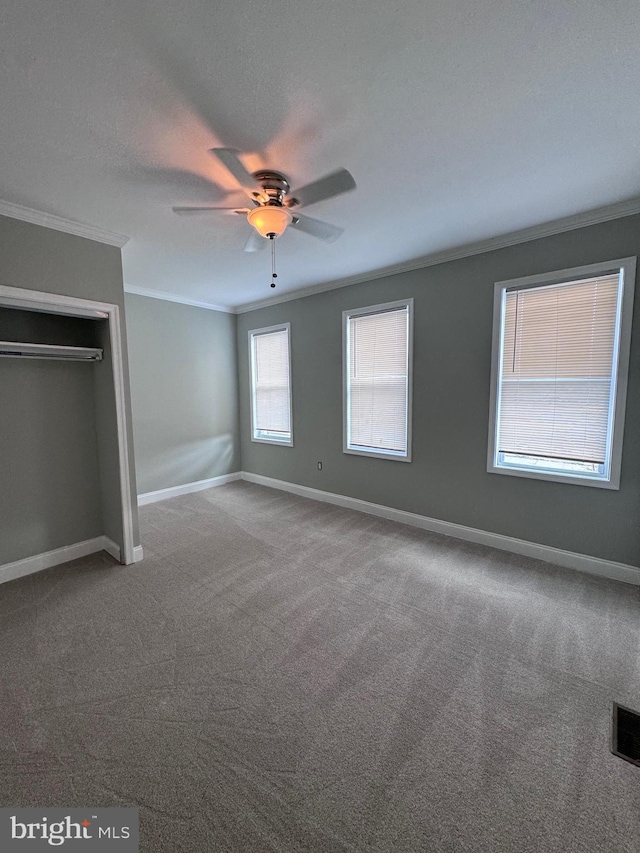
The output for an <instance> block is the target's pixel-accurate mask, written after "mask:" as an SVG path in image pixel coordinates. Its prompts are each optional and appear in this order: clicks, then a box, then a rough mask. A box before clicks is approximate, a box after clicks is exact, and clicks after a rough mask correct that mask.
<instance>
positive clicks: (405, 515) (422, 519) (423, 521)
mask: <svg viewBox="0 0 640 853" xmlns="http://www.w3.org/2000/svg"><path fill="white" fill-rule="evenodd" d="M242 479H243V480H247V482H249V483H257V484H258V485H261V486H268V487H269V488H271V489H282V490H283V491H285V492H291V493H292V494H294V495H299V496H300V497H303V498H311V499H312V500H314V501H324V502H325V503H330V504H336V506H342V507H345V508H347V509H355V510H358V511H359V512H365V513H368V514H369V515H377V516H379V517H380V518H387V519H389V520H390V521H398V522H400V523H401V524H409V525H411V526H412V527H420V528H422V529H423V530H429V531H431V532H432V533H442V534H443V535H445V536H453V537H454V538H456V539H463V540H465V541H466V542H475V543H476V544H478V545H489V546H490V547H492V548H498V549H499V550H501V551H510V552H512V553H513V554H522V555H523V556H525V557H533V558H534V559H536V560H543V561H544V562H546V563H554V564H555V565H556V566H563V567H564V568H567V569H577V570H578V571H581V572H588V573H589V574H592V575H600V576H601V577H605V578H611V579H612V580H617V581H623V582H624V583H631V584H636V585H638V586H640V569H639V568H636V567H635V566H629V565H627V564H626V563H616V562H613V561H612V560H602V559H600V558H598V557H590V556H589V555H588V554H576V553H575V552H573V551H563V550H562V549H561V548H552V547H550V546H549V545H539V544H537V543H535V542H527V541H526V540H524V539H514V538H513V537H511V536H503V535H501V534H500V533H490V532H488V531H486V530H478V529H476V528H475V527H465V526H464V525H463V524H454V523H453V522H451V521H441V520H439V519H437V518H429V517H428V516H426V515H418V514H417V513H413V512H405V511H404V510H400V509H393V508H392V507H388V506H382V505H381V504H374V503H369V502H368V501H362V500H359V499H358V498H350V497H347V496H346V495H337V494H334V493H333V492H324V491H321V490H320V489H312V488H310V487H309V486H300V485H298V484H297V483H287V482H286V481H284V480H274V479H273V478H272V477H263V476H262V475H261V474H251V473H250V472H248V471H243V472H242Z"/></svg>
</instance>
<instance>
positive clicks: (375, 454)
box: [343, 447, 411, 462]
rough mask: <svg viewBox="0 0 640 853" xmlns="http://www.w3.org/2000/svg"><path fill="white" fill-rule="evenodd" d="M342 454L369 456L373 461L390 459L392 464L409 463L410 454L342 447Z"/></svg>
mask: <svg viewBox="0 0 640 853" xmlns="http://www.w3.org/2000/svg"><path fill="white" fill-rule="evenodd" d="M343 453H348V454H350V455H352V456H371V457H372V458H373V459H390V460H391V461H392V462H411V454H410V453H407V454H404V453H403V454H400V453H394V452H393V451H389V450H374V449H371V450H369V449H366V448H359V447H358V448H356V447H344V448H343Z"/></svg>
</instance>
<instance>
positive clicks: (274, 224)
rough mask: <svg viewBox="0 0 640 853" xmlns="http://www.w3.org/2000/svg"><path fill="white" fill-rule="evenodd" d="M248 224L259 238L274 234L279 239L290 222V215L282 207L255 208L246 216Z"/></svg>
mask: <svg viewBox="0 0 640 853" xmlns="http://www.w3.org/2000/svg"><path fill="white" fill-rule="evenodd" d="M247 219H248V220H249V222H250V224H251V225H253V227H254V228H255V229H256V231H257V232H258V234H260V236H261V237H268V236H269V234H275V236H276V237H279V236H280V235H281V234H283V233H284V230H285V228H286V227H287V225H289V223H290V222H291V219H292V217H291V214H290V213H289V211H288V210H286V209H285V208H284V207H275V206H273V207H256V208H254V209H253V210H252V211H251V212H250V213H248V214H247Z"/></svg>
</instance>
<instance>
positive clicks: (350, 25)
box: [0, 0, 640, 306]
mask: <svg viewBox="0 0 640 853" xmlns="http://www.w3.org/2000/svg"><path fill="white" fill-rule="evenodd" d="M0 16H1V19H0V65H1V67H2V87H1V90H0V109H1V116H2V120H1V121H0V166H1V168H0V198H3V199H5V200H6V201H9V202H13V203H15V204H20V205H25V206H27V207H31V208H35V209H37V210H41V211H44V212H47V213H51V214H55V215H58V216H61V217H65V218H67V219H73V220H77V221H80V222H83V223H88V224H91V225H94V226H96V227H99V228H102V229H106V230H109V231H114V232H118V233H120V234H126V235H128V236H129V237H130V238H131V239H130V241H129V243H128V244H127V245H126V247H125V249H124V251H123V259H124V271H125V281H126V283H127V284H128V285H130V286H134V287H138V288H148V289H151V290H154V291H165V292H168V293H172V294H175V295H178V296H182V297H186V298H190V299H194V300H199V301H203V302H211V303H217V304H221V305H229V306H231V305H241V304H243V303H245V304H246V303H248V302H251V301H253V300H257V299H261V298H263V297H269V296H272V295H274V291H273V290H270V289H269V280H270V262H269V255H268V253H266V252H259V253H256V254H245V253H243V252H242V247H243V244H244V242H245V239H246V237H247V236H248V233H249V228H250V226H249V225H248V224H247V223H246V222H245V221H244V220H243V219H242V218H241V217H239V216H236V215H233V214H222V213H220V214H211V215H209V216H206V217H202V218H195V217H193V218H191V217H190V218H179V217H177V216H175V215H174V214H173V213H172V212H171V206H172V205H174V204H176V205H186V204H196V205H203V204H209V203H214V204H215V203H225V204H229V203H230V204H240V205H244V201H243V196H242V195H241V194H238V193H237V192H235V189H236V185H235V184H234V181H233V179H232V178H231V177H230V175H229V174H228V173H226V172H225V170H224V168H223V167H222V166H221V165H220V164H219V163H217V162H216V161H215V160H214V159H213V158H212V157H211V156H210V155H209V154H208V153H207V149H208V148H211V147H213V146H216V145H224V146H230V147H235V148H238V149H240V150H241V151H243V152H245V155H246V156H244V155H243V158H244V162H245V164H246V165H247V167H248V168H249V169H250V170H254V169H256V168H258V167H271V168H274V169H278V170H280V171H283V172H284V173H285V174H286V175H287V176H288V177H289V178H290V179H291V182H292V184H293V185H300V184H302V183H306V182H307V181H310V180H314V179H315V178H317V177H320V176H322V175H323V174H325V173H327V172H329V171H332V170H333V169H335V168H337V167H339V166H343V167H345V168H347V169H349V171H350V172H351V173H352V174H353V176H354V177H355V179H356V182H357V184H358V189H357V190H356V191H355V192H353V193H349V194H347V195H344V196H341V197H339V198H336V199H333V200H330V201H325V202H321V203H319V204H317V205H314V206H313V207H310V208H305V211H304V212H305V213H308V214H309V215H311V216H314V217H317V218H321V219H325V220H326V221H328V222H332V223H334V224H336V225H339V226H342V227H344V228H345V233H344V234H343V236H342V237H341V238H340V239H339V240H338V241H337V242H335V243H333V244H331V245H325V244H323V243H320V242H318V241H316V240H314V239H313V238H311V237H309V236H307V235H305V234H302V233H299V232H294V231H291V230H289V231H287V232H286V233H285V234H284V236H283V237H282V238H281V239H280V240H279V241H278V246H277V248H278V267H279V269H278V272H279V278H278V290H277V291H276V293H280V294H283V293H285V292H286V291H289V290H291V289H294V288H299V287H304V286H308V285H312V284H317V283H320V282H324V281H330V280H334V279H339V278H344V277H349V276H354V275H358V274H361V273H364V272H367V271H369V270H375V269H376V268H380V267H383V266H388V265H391V264H396V263H400V262H403V261H406V260H409V259H413V258H416V257H420V256H423V255H427V254H429V253H432V252H436V251H440V250H443V249H446V248H449V247H453V246H458V245H462V244H465V243H468V242H472V241H476V240H481V239H485V238H488V237H492V236H494V235H498V234H504V233H507V232H511V231H515V230H517V229H520V228H525V227H529V226H532V225H536V224H538V223H541V222H547V221H549V220H552V219H556V218H560V217H564V216H568V215H571V214H574V213H577V212H581V211H585V210H589V209H592V208H596V207H600V206H602V205H607V204H611V203H614V202H617V201H621V200H624V199H628V198H631V197H634V196H638V195H640V156H639V155H640V145H639V140H640V108H639V101H638V92H639V91H640V50H639V49H638V45H639V44H640V5H639V4H638V2H637V0H607V2H606V3H604V2H602V0H564V2H562V3H559V2H557V0H536V2H531V0H511V2H506V0H503V2H499V0H430V2H425V0H404V2H399V0H348V1H347V0H269V2H264V0H261V2H254V0H235V2H229V0H218V2H216V0H179V2H178V0H153V2H150V1H149V2H144V0H136V2H131V0H47V1H46V2H43V0H4V2H3V3H2V10H1V11H0ZM229 193H232V194H231V195H228V194H229ZM223 200H224V201H223Z"/></svg>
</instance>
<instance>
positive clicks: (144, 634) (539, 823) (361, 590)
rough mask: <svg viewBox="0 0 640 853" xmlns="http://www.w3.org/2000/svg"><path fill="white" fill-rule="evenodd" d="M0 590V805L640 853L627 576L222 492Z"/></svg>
mask: <svg viewBox="0 0 640 853" xmlns="http://www.w3.org/2000/svg"><path fill="white" fill-rule="evenodd" d="M141 523H142V541H143V545H144V549H145V560H144V562H143V563H142V564H139V565H137V566H135V567H128V568H127V567H123V566H118V565H115V564H114V562H113V561H112V560H111V558H109V557H108V556H106V555H105V554H101V555H95V556H93V557H91V558H87V559H83V560H76V561H75V562H73V563H68V564H66V565H65V566H59V567H57V568H54V569H50V570H48V571H45V572H41V573H40V574H37V575H32V576H30V577H27V578H23V579H21V580H17V581H13V582H12V583H9V584H5V585H4V586H2V587H0V618H1V631H0V661H1V678H0V720H1V723H0V804H2V805H15V806H18V805H20V806H27V805H32V806H45V805H46V806H86V805H94V806H108V805H135V806H137V807H138V808H139V809H140V821H141V837H142V842H141V850H143V851H145V852H146V851H149V853H151V851H153V853H155V851H194V853H195V851H198V853H208V851H229V853H235V851H247V853H248V851H251V853H254V852H257V853H261V851H287V852H288V853H289V851H290V853H298V851H321V853H324V851H364V850H366V851H378V852H379V853H382V851H394V853H398V851H518V853H529V851H536V853H538V851H566V852H567V853H571V852H572V851H581V853H582V851H584V853H587V852H588V853H594V851H598V853H608V851H611V853H613V851H615V852H616V853H627V851H628V853H632V851H633V853H638V851H639V850H640V768H636V767H634V766H632V765H631V764H628V763H627V762H624V761H622V760H621V759H619V758H616V757H614V756H613V755H611V753H610V752H609V717H610V703H611V700H612V699H616V700H618V701H619V702H622V703H623V704H627V705H630V706H631V707H640V630H639V615H638V603H639V592H638V589H637V588H635V587H631V586H626V585H624V584H618V583H615V582H613V581H606V580H601V579H598V578H594V577H590V576H588V575H583V574H579V573H577V572H571V571H569V570H564V569H557V568H555V567H553V566H549V565H546V564H544V563H539V562H537V561H535V560H530V559H527V558H521V557H515V556H513V555H510V554H506V553H502V552H499V551H494V550H492V549H489V548H484V547H481V546H474V545H468V544H465V543H462V542H458V541H456V540H452V539H446V538H444V537H440V536H436V535H431V534H426V533H423V532H420V531H417V530H415V529H412V528H409V527H404V526H402V525H397V524H394V523H391V522H386V521H383V520H380V519H376V518H373V517H371V516H366V515H361V514H359V513H356V512H351V511H349V510H344V509H340V508H337V507H333V506H329V505H326V504H320V503H315V502H313V501H308V500H305V499H302V498H296V497H292V496H291V495H287V494H285V493H282V492H277V491H273V490H269V489H266V488H263V487H260V486H254V485H249V484H247V483H233V484H229V485H227V486H224V487H222V488H218V489H212V490H210V491H207V492H200V493H197V494H193V495H188V496H185V497H181V498H175V499H173V500H170V501H165V502H163V503H158V504H153V505H150V506H148V507H144V508H143V509H142V510H141Z"/></svg>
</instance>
